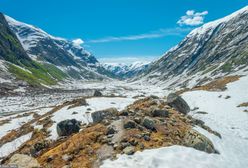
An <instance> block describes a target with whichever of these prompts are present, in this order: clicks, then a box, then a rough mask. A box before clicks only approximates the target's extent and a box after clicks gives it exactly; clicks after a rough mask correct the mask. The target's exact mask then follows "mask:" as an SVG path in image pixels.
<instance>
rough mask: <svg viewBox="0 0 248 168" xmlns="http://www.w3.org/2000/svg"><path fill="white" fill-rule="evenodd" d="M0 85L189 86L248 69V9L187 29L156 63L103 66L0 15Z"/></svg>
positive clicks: (75, 48) (71, 46) (75, 47)
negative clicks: (76, 82)
mask: <svg viewBox="0 0 248 168" xmlns="http://www.w3.org/2000/svg"><path fill="white" fill-rule="evenodd" d="M0 30H1V31H0V83H1V85H2V86H4V85H3V83H11V84H12V85H13V84H16V85H26V84H30V85H32V86H49V85H54V84H57V83H58V82H65V81H67V80H111V79H112V78H115V79H121V80H123V79H129V80H132V81H139V82H144V83H146V82H148V83H152V84H157V85H162V86H163V87H182V88H184V87H193V86H196V85H201V84H203V83H206V82H209V81H211V80H213V79H215V78H218V77H222V76H227V75H233V74H239V75H240V74H242V73H243V72H244V71H247V67H248V6H246V7H244V8H242V9H240V10H239V11H237V12H235V13H233V14H231V15H229V16H226V17H224V18H222V19H219V20H216V21H213V22H209V23H207V24H204V25H203V26H201V27H199V28H196V29H194V30H193V31H191V32H190V33H189V34H188V35H187V36H186V37H185V38H184V39H183V40H182V41H181V42H180V43H179V44H178V45H177V46H175V47H173V48H172V49H170V50H169V51H167V52H166V53H165V54H164V55H163V56H162V57H161V58H160V59H158V60H156V61H154V62H152V63H150V64H148V63H145V64H144V63H137V62H136V63H133V64H130V65H125V64H122V63H121V64H106V63H105V64H104V63H99V62H98V60H97V59H96V58H95V57H94V56H93V55H92V54H91V53H90V52H88V51H87V50H85V49H84V48H83V47H82V46H80V45H77V44H75V43H74V42H73V41H70V40H67V39H63V38H57V37H54V36H51V35H49V34H48V33H46V32H44V31H43V30H41V29H39V28H36V27H34V26H32V25H29V24H26V23H22V22H19V21H16V20H14V19H13V18H11V17H9V16H6V15H3V14H0Z"/></svg>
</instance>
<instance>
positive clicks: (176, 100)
mask: <svg viewBox="0 0 248 168" xmlns="http://www.w3.org/2000/svg"><path fill="white" fill-rule="evenodd" d="M167 102H168V105H169V106H171V107H173V108H175V109H176V110H178V111H179V112H181V113H183V114H187V113H188V112H190V107H189V105H188V104H187V102H186V101H185V100H184V99H183V98H181V96H178V95H177V94H175V93H170V94H169V95H168V97H167Z"/></svg>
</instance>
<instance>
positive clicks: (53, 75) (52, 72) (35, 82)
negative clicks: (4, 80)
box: [8, 61, 67, 86]
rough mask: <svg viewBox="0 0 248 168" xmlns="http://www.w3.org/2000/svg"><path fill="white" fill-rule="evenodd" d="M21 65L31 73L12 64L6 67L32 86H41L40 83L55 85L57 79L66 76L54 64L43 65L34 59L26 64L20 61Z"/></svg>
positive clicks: (59, 79)
mask: <svg viewBox="0 0 248 168" xmlns="http://www.w3.org/2000/svg"><path fill="white" fill-rule="evenodd" d="M21 65H22V67H23V68H25V69H27V70H28V71H30V72H31V73H30V72H28V71H25V70H23V69H22V68H20V67H18V66H16V65H13V64H8V69H9V71H10V72H11V73H12V74H14V75H15V76H16V78H17V79H20V80H24V81H26V82H27V83H28V84H30V85H32V86H41V84H45V85H55V84H56V83H57V82H58V81H61V80H63V79H65V78H66V77H67V75H66V74H65V73H64V72H62V71H61V70H60V69H58V68H57V67H55V66H54V65H50V64H44V65H43V64H40V63H37V62H35V61H31V62H30V63H28V64H26V65H23V64H22V63H21Z"/></svg>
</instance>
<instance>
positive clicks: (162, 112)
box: [152, 109, 169, 117]
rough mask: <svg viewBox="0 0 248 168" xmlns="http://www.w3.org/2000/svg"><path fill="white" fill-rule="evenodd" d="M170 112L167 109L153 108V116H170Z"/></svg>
mask: <svg viewBox="0 0 248 168" xmlns="http://www.w3.org/2000/svg"><path fill="white" fill-rule="evenodd" d="M168 116H169V112H168V111H167V110H162V109H154V110H152V117H168Z"/></svg>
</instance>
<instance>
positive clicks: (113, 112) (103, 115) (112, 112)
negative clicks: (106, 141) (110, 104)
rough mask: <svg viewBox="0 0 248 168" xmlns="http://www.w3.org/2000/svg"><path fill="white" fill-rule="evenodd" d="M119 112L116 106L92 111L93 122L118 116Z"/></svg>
mask: <svg viewBox="0 0 248 168" xmlns="http://www.w3.org/2000/svg"><path fill="white" fill-rule="evenodd" d="M117 114H118V111H117V109H116V108H109V109H106V110H101V111H96V112H93V113H91V117H92V120H93V123H99V122H101V121H102V120H104V119H108V118H111V117H116V116H117Z"/></svg>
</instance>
